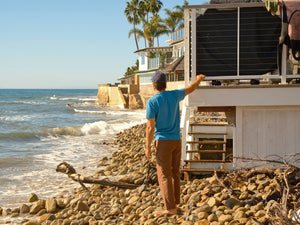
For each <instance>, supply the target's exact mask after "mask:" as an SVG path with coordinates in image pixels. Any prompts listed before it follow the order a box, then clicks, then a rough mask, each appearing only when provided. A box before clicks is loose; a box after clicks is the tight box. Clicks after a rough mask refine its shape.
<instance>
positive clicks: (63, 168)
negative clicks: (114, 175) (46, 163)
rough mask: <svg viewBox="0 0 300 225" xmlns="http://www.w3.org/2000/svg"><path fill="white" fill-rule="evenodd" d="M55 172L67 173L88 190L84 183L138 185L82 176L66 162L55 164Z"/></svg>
mask: <svg viewBox="0 0 300 225" xmlns="http://www.w3.org/2000/svg"><path fill="white" fill-rule="evenodd" d="M56 172H60V173H65V174H67V175H68V176H69V177H70V178H71V179H72V180H74V181H76V182H79V183H80V185H81V186H82V187H83V188H84V189H85V190H89V189H88V188H87V187H86V186H85V185H84V183H87V184H101V185H104V186H115V187H119V188H125V189H134V188H136V187H138V185H135V184H127V183H121V182H115V181H110V180H108V179H102V180H99V179H94V178H92V177H83V176H81V175H80V174H77V173H76V170H75V169H74V167H73V166H71V165H70V164H68V163H67V162H62V163H60V164H59V165H57V167H56Z"/></svg>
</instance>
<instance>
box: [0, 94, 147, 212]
mask: <svg viewBox="0 0 300 225" xmlns="http://www.w3.org/2000/svg"><path fill="white" fill-rule="evenodd" d="M96 95H97V90H90V89H89V90H72V89H66V90H55V89H49V90H46V89H41V90H29V89H24V90H17V89H0V207H2V208H13V207H19V206H21V204H22V203H25V202H26V201H27V198H28V196H29V194H30V193H36V194H37V195H38V196H39V197H40V198H41V199H46V198H48V197H52V196H54V195H55V194H58V193H60V192H62V191H65V190H67V191H71V190H72V189H73V188H74V187H80V185H79V184H78V183H76V182H74V181H72V180H70V179H69V178H68V177H67V176H66V175H65V174H62V173H57V172H56V171H55V169H56V166H57V165H58V164H59V163H61V162H63V161H66V162H68V163H69V164H71V165H72V166H73V167H74V168H75V169H76V170H77V172H78V173H80V174H81V175H84V176H89V175H93V173H94V172H96V171H97V169H98V168H97V164H98V160H99V159H100V158H101V157H103V156H110V155H111V153H112V152H113V151H114V150H116V149H114V148H113V147H112V146H108V145H105V144H103V142H105V141H107V140H110V139H111V138H113V137H114V135H115V134H116V133H118V132H120V131H122V130H123V129H127V128H130V127H131V126H133V125H136V124H139V123H143V122H145V119H144V118H145V111H144V110H140V111H129V110H124V109H120V108H117V107H116V108H112V107H103V106H99V105H97V104H96V103H95V100H96ZM68 104H70V105H71V106H70V107H69V106H68ZM84 167H85V168H84Z"/></svg>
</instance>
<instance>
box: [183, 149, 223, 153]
mask: <svg viewBox="0 0 300 225" xmlns="http://www.w3.org/2000/svg"><path fill="white" fill-rule="evenodd" d="M186 153H226V151H225V150H187V151H186Z"/></svg>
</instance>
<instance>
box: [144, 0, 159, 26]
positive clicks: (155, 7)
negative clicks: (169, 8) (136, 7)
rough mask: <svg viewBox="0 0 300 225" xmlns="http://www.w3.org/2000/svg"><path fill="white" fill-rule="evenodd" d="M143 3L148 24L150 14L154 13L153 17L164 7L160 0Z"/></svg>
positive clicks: (149, 0)
mask: <svg viewBox="0 0 300 225" xmlns="http://www.w3.org/2000/svg"><path fill="white" fill-rule="evenodd" d="M141 3H142V9H143V11H144V16H146V21H147V23H148V22H149V13H152V16H154V15H157V14H158V12H159V10H160V9H161V8H162V6H163V3H162V2H161V1H160V0H142V1H141Z"/></svg>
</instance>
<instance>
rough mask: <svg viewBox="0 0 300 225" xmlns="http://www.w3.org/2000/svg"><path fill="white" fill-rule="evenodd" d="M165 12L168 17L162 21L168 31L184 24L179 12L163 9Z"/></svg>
mask: <svg viewBox="0 0 300 225" xmlns="http://www.w3.org/2000/svg"><path fill="white" fill-rule="evenodd" d="M165 12H166V14H167V16H168V17H167V18H166V19H165V20H164V22H165V24H166V26H167V27H168V31H169V33H172V32H174V31H176V30H177V29H179V28H181V27H182V25H184V21H183V19H182V18H181V15H180V13H179V12H177V11H171V10H169V9H165Z"/></svg>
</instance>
